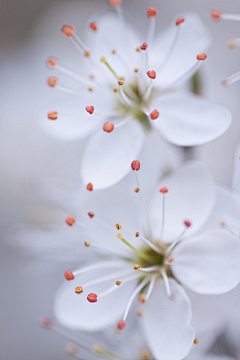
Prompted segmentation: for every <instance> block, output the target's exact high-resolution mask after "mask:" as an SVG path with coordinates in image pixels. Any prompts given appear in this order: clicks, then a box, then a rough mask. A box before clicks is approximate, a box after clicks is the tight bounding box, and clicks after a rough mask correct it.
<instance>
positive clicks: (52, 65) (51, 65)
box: [46, 56, 58, 68]
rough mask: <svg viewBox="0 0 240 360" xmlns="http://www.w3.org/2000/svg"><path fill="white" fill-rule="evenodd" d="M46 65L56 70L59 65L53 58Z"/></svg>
mask: <svg viewBox="0 0 240 360" xmlns="http://www.w3.org/2000/svg"><path fill="white" fill-rule="evenodd" d="M46 64H47V66H49V67H50V68H55V67H56V66H57V64H58V59H57V58H55V57H52V56H51V57H50V58H48V59H47V61H46Z"/></svg>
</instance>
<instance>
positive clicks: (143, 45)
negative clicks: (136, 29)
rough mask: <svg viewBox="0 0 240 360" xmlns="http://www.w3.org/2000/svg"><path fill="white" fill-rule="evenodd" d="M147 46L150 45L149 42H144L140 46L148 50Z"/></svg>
mask: <svg viewBox="0 0 240 360" xmlns="http://www.w3.org/2000/svg"><path fill="white" fill-rule="evenodd" d="M147 47H148V44H147V43H143V44H142V45H141V46H140V49H142V50H146V49H147Z"/></svg>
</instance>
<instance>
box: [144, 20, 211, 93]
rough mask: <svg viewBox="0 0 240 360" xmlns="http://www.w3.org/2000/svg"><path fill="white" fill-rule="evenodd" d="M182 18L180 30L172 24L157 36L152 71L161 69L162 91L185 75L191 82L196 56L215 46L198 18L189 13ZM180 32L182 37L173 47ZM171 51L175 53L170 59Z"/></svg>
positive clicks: (158, 80) (159, 77)
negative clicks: (177, 33)
mask: <svg viewBox="0 0 240 360" xmlns="http://www.w3.org/2000/svg"><path fill="white" fill-rule="evenodd" d="M181 16H183V17H184V18H185V22H184V23H182V24H181V25H180V26H179V27H177V26H176V25H175V21H172V23H171V24H170V25H169V27H168V28H167V29H166V30H165V31H163V32H161V33H160V34H159V35H158V36H157V38H156V40H155V43H154V52H153V53H152V57H151V59H152V61H151V67H152V68H153V69H156V71H158V69H159V76H158V77H157V78H156V83H157V84H158V85H159V86H161V87H165V88H166V87H167V86H169V85H171V84H173V83H175V82H176V81H178V80H179V79H181V78H182V77H183V76H184V75H185V74H186V73H188V78H190V77H191V75H192V72H191V71H190V70H191V68H192V67H193V66H194V65H195V64H196V62H197V60H196V56H197V55H198V54H200V53H203V52H204V51H206V49H207V48H208V47H209V46H210V45H211V42H212V40H211V35H210V32H209V30H208V29H207V27H206V26H205V24H204V23H203V22H202V20H201V19H200V17H199V16H198V15H197V14H194V13H186V14H183V15H181ZM176 19H177V17H176ZM176 19H175V20H176ZM177 31H179V35H178V38H177V41H176V43H175V45H174V47H173V45H172V44H173V42H174V38H175V36H176V32H177ZM170 49H172V50H171V55H170V56H169V53H170ZM166 59H167V61H166ZM195 71H196V69H195Z"/></svg>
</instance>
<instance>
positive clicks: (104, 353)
mask: <svg viewBox="0 0 240 360" xmlns="http://www.w3.org/2000/svg"><path fill="white" fill-rule="evenodd" d="M96 352H97V354H100V355H102V356H104V357H105V358H107V359H110V360H124V359H123V358H120V357H119V356H117V355H115V354H113V353H112V352H110V351H108V350H106V349H104V348H102V347H99V348H98V350H97V351H96Z"/></svg>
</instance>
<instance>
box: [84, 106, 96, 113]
mask: <svg viewBox="0 0 240 360" xmlns="http://www.w3.org/2000/svg"><path fill="white" fill-rule="evenodd" d="M85 109H86V111H87V112H88V113H89V114H93V112H94V107H93V106H86V107H85Z"/></svg>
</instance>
